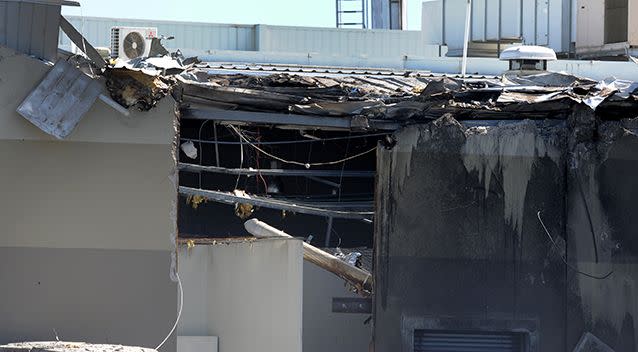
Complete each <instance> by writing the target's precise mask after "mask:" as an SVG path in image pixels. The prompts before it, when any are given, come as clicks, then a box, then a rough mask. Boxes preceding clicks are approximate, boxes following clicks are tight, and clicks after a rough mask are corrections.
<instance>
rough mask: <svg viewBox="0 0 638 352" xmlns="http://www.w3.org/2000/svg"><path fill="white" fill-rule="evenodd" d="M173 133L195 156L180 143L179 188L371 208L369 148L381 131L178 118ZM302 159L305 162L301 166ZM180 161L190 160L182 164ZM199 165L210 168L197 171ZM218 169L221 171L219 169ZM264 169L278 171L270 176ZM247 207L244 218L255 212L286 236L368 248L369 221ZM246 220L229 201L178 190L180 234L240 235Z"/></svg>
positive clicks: (328, 206)
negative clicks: (292, 127)
mask: <svg viewBox="0 0 638 352" xmlns="http://www.w3.org/2000/svg"><path fill="white" fill-rule="evenodd" d="M238 132H239V133H241V135H242V136H243V137H240V136H238V134H237V133H238ZM180 133H181V136H180V145H182V144H184V143H188V142H191V143H192V145H193V147H194V148H195V149H196V154H197V155H196V156H195V157H194V158H192V156H193V155H192V154H191V157H189V156H188V155H187V154H186V153H185V152H184V149H183V148H180V155H179V160H180V165H181V167H182V168H181V169H180V177H179V179H180V182H179V183H180V186H183V187H188V188H191V189H201V190H211V191H219V192H226V193H232V192H233V191H234V190H241V191H243V192H245V193H246V194H249V195H251V196H256V197H261V198H263V199H267V200H281V201H286V202H290V203H291V204H310V205H312V206H315V207H317V208H322V209H333V210H340V211H341V210H343V211H348V210H351V209H356V210H361V209H369V210H370V212H371V211H372V206H373V201H374V182H375V178H374V177H375V170H376V150H375V148H376V145H377V143H378V141H379V139H381V138H383V136H384V134H383V133H370V132H367V133H354V132H344V131H300V130H284V129H275V128H271V127H263V126H262V127H259V126H234V127H228V126H225V125H222V124H216V123H214V122H213V121H207V122H206V121H200V120H183V121H182V123H181V129H180ZM242 138H246V140H248V141H250V142H251V143H246V140H243V139H242ZM215 141H217V143H215ZM282 160H283V161H282ZM285 161H295V162H300V163H301V164H302V165H298V164H294V163H287V162H285ZM306 163H307V164H309V165H310V167H308V166H307V165H303V164H306ZM319 164H321V165H319ZM184 165H187V166H189V165H190V166H189V168H188V169H184ZM198 166H213V167H216V168H217V169H216V170H211V169H204V170H199V169H197V167H198ZM220 169H223V170H224V172H218V171H219V170H220ZM228 170H233V173H228ZM258 170H261V171H260V172H258ZM271 170H282V173H281V174H278V175H273V174H271V173H269V172H270V171H271ZM315 173H316V174H315ZM251 210H252V213H251V214H250V216H248V217H257V218H259V219H260V220H262V221H265V222H267V223H268V224H270V225H272V226H275V227H277V228H279V229H282V230H284V231H286V232H288V233H289V234H291V235H293V236H298V237H303V238H308V237H309V236H312V243H313V244H314V245H316V246H319V247H337V246H340V247H343V248H353V247H369V248H370V247H372V235H373V227H372V224H371V222H370V221H365V220H361V219H347V218H339V217H333V218H332V219H330V217H328V216H321V215H312V214H304V213H302V212H295V211H290V210H282V209H273V208H268V207H266V206H255V207H253V208H252V209H251ZM246 219H247V217H246V218H241V217H240V216H238V215H237V214H236V209H235V205H234V204H223V203H219V202H216V201H213V200H210V199H198V200H196V201H193V199H192V198H189V197H187V196H186V195H181V196H180V203H179V214H178V226H179V233H180V237H182V238H187V237H188V238H193V237H206V238H229V237H243V236H247V235H248V234H247V233H246V231H245V230H244V227H243V223H244V221H245V220H246Z"/></svg>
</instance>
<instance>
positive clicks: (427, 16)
mask: <svg viewBox="0 0 638 352" xmlns="http://www.w3.org/2000/svg"><path fill="white" fill-rule="evenodd" d="M595 1H598V0H595ZM466 6H467V2H466V1H465V0H437V1H431V2H425V3H424V4H423V8H422V24H421V26H422V30H423V36H424V41H425V42H426V43H428V44H435V43H439V44H447V45H448V47H449V49H450V50H455V49H460V48H462V47H463V37H464V29H465V27H464V25H463V24H464V23H465V11H466ZM572 12H573V11H572V10H571V9H570V1H569V0H474V1H473V3H472V26H471V38H472V40H473V41H485V40H496V39H500V38H513V37H520V38H522V39H523V42H524V43H525V44H528V45H545V46H549V47H551V48H552V49H554V50H555V51H556V52H567V51H569V45H570V34H571V30H570V24H571V23H570V18H572V17H573V14H572Z"/></svg>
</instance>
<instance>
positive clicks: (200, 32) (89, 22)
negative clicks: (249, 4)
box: [59, 16, 255, 55]
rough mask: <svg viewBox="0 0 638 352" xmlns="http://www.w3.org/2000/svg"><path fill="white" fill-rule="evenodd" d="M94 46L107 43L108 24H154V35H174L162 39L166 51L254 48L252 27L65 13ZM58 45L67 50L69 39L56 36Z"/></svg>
mask: <svg viewBox="0 0 638 352" xmlns="http://www.w3.org/2000/svg"><path fill="white" fill-rule="evenodd" d="M66 18H67V19H68V20H69V22H71V24H73V25H74V26H75V28H77V29H78V30H79V31H80V32H81V33H83V35H84V37H86V38H87V40H88V41H89V42H90V43H92V44H93V45H94V46H106V47H108V46H110V42H111V27H114V26H126V27H157V31H158V34H160V35H162V34H163V35H166V36H175V39H174V40H167V41H164V42H163V44H164V45H165V46H166V47H167V48H168V49H169V50H176V49H180V50H181V51H182V52H183V53H184V54H186V55H198V54H203V53H205V52H206V50H255V29H254V28H255V26H254V25H235V24H217V23H195V22H172V21H152V20H134V19H126V20H121V19H115V18H100V17H84V20H83V19H82V17H79V16H66ZM59 46H60V47H61V48H63V49H66V50H69V49H70V48H71V41H70V40H69V38H68V37H66V35H63V34H61V35H60V41H59Z"/></svg>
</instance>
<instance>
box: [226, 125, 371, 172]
mask: <svg viewBox="0 0 638 352" xmlns="http://www.w3.org/2000/svg"><path fill="white" fill-rule="evenodd" d="M228 127H229V128H231V129H232V130H233V131H235V133H236V134H237V135H238V136H239V138H240V139H241V140H243V141H245V142H246V144H248V145H250V146H251V147H253V148H255V149H257V150H259V151H260V152H261V153H263V154H264V155H267V156H269V157H271V158H273V159H275V160H277V161H281V162H282V163H285V164H292V165H299V166H303V167H305V168H307V169H308V168H310V167H311V166H322V165H336V164H340V163H343V162H345V161H348V160H352V159H356V158H358V157H361V156H363V155H366V154H369V153H372V152H373V151H375V150H377V147H374V148H371V149H369V150H366V151H364V152H362V153H359V154H355V155H351V156H349V157H347V158H344V159H341V160H335V161H327V162H320V163H302V162H299V161H294V160H286V159H283V158H280V157H278V156H276V155H273V154H270V153H268V152H267V151H265V150H263V149H261V148H259V147H258V146H256V145H255V144H253V143H252V142H250V141H249V140H248V139H247V138H246V137H244V135H242V134H241V132H239V131H238V130H237V128H236V127H235V126H233V125H229V126H228Z"/></svg>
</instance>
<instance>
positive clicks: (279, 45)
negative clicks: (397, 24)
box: [258, 25, 438, 57]
mask: <svg viewBox="0 0 638 352" xmlns="http://www.w3.org/2000/svg"><path fill="white" fill-rule="evenodd" d="M258 33H259V34H258V38H259V41H258V43H259V50H260V51H279V52H282V51H283V52H318V53H322V54H338V55H344V56H360V55H363V56H371V57H375V56H377V57H378V56H381V57H390V56H399V55H413V56H432V55H433V53H431V52H430V51H429V50H428V47H426V46H425V45H423V40H422V38H421V31H397V30H383V29H372V30H362V29H343V28H312V27H284V26H266V25H260V26H258ZM437 54H438V53H437Z"/></svg>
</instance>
